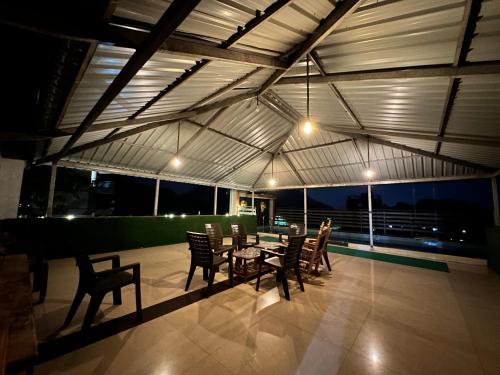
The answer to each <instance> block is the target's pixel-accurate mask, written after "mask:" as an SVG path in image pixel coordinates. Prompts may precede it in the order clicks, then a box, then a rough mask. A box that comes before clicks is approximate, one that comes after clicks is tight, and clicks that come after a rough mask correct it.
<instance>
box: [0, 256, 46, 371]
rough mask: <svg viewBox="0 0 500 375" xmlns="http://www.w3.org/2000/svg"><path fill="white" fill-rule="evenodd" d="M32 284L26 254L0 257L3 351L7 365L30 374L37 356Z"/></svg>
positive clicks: (0, 341) (3, 364) (3, 366)
mask: <svg viewBox="0 0 500 375" xmlns="http://www.w3.org/2000/svg"><path fill="white" fill-rule="evenodd" d="M31 291H32V287H31V281H30V274H29V264H28V258H27V256H26V255H7V256H2V257H0V322H2V324H1V326H0V330H1V331H2V332H0V336H2V339H1V340H0V353H3V356H2V359H3V361H4V362H5V363H2V364H1V367H2V370H4V369H5V368H7V369H9V370H12V372H15V371H18V370H26V371H27V373H31V372H32V369H33V365H32V364H33V360H34V359H35V357H36V356H37V337H36V330H35V319H34V316H33V305H32V293H31Z"/></svg>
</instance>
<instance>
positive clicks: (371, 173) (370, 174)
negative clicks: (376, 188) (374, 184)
mask: <svg viewBox="0 0 500 375" xmlns="http://www.w3.org/2000/svg"><path fill="white" fill-rule="evenodd" d="M367 154H368V168H367V169H366V171H365V176H366V178H368V180H371V179H372V178H373V176H375V172H374V171H373V169H371V168H370V137H368V138H367Z"/></svg>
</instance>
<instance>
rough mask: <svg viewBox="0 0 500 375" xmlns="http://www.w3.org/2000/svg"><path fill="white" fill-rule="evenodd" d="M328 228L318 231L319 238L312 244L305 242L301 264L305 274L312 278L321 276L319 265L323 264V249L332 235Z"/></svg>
mask: <svg viewBox="0 0 500 375" xmlns="http://www.w3.org/2000/svg"><path fill="white" fill-rule="evenodd" d="M328 229H329V228H328V227H323V228H321V229H320V230H318V236H317V238H315V239H314V241H311V242H304V246H303V248H302V253H301V256H300V263H301V265H302V266H303V270H304V273H305V274H307V275H310V276H317V275H319V265H320V264H321V263H322V261H321V257H322V256H323V249H324V248H325V244H326V243H327V241H328V236H329V234H330V232H329V230H328Z"/></svg>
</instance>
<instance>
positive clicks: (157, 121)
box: [36, 92, 255, 164]
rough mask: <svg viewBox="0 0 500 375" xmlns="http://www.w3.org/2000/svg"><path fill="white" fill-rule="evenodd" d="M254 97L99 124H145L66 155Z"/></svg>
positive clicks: (49, 158)
mask: <svg viewBox="0 0 500 375" xmlns="http://www.w3.org/2000/svg"><path fill="white" fill-rule="evenodd" d="M254 96H255V92H248V93H243V94H240V95H236V96H233V97H230V98H227V99H223V100H221V101H219V102H215V103H212V104H207V105H204V106H202V107H199V108H197V109H195V110H192V111H186V112H183V111H181V112H175V113H172V114H168V115H162V116H155V117H150V118H147V119H140V120H139V119H135V120H125V121H114V122H110V123H105V124H100V125H101V126H100V127H99V125H96V126H95V127H97V128H99V129H100V130H105V129H113V128H116V127H122V126H130V125H135V124H141V123H142V124H144V123H145V122H146V124H145V125H141V126H138V127H136V128H133V129H129V130H125V131H122V132H120V133H118V134H114V135H112V136H111V137H109V138H103V139H98V140H96V141H93V142H89V143H85V144H83V145H80V146H76V147H73V148H71V149H70V150H68V151H67V152H66V155H71V154H77V153H79V152H82V151H86V150H89V149H91V148H95V147H98V146H102V145H105V144H108V143H111V142H114V141H116V140H119V139H123V138H128V137H130V136H132V135H135V134H139V133H143V132H145V131H148V130H152V129H156V128H159V127H161V126H165V125H168V124H171V123H173V122H176V121H179V120H182V119H185V118H189V117H194V116H197V115H200V114H202V113H207V112H210V111H212V110H214V109H219V108H223V107H227V106H230V105H232V104H235V103H239V102H241V101H243V100H246V99H249V98H252V97H254ZM148 121H150V122H148ZM57 156H58V154H53V155H49V156H47V157H45V158H41V159H38V160H37V161H36V164H43V163H47V162H49V161H52V160H54V159H55V158H56V157H57Z"/></svg>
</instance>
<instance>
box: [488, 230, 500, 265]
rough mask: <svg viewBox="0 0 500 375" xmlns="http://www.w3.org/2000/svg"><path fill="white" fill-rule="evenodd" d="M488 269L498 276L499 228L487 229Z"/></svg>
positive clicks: (499, 255)
mask: <svg viewBox="0 0 500 375" xmlns="http://www.w3.org/2000/svg"><path fill="white" fill-rule="evenodd" d="M487 241H488V267H490V268H491V269H492V270H493V271H495V272H496V273H498V274H499V275H500V227H493V228H488V231H487Z"/></svg>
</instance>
